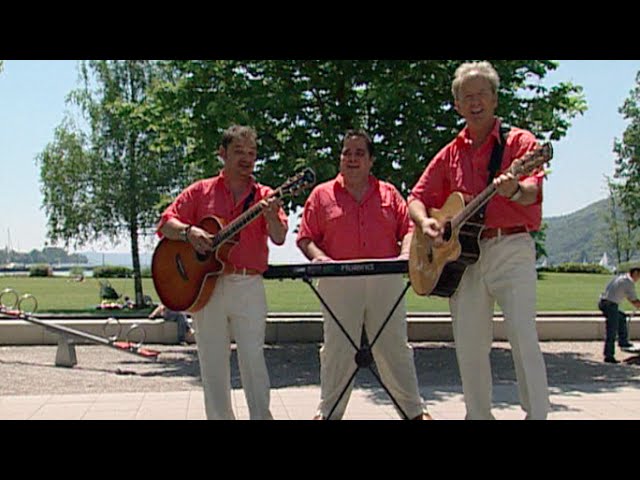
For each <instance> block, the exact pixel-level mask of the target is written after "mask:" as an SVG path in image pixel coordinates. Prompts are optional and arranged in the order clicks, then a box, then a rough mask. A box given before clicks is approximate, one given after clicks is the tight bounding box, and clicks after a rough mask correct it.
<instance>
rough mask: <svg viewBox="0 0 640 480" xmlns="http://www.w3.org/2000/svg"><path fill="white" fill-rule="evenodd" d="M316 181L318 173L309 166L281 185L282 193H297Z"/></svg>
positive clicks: (292, 194)
mask: <svg viewBox="0 0 640 480" xmlns="http://www.w3.org/2000/svg"><path fill="white" fill-rule="evenodd" d="M315 183H316V173H315V172H314V171H313V170H312V169H311V168H309V167H307V168H305V169H304V170H302V171H300V172H298V173H297V174H295V175H294V176H293V177H291V178H289V179H288V180H287V181H286V182H284V183H283V184H282V186H281V187H280V189H279V190H280V191H281V192H282V195H291V196H294V195H297V194H298V193H300V192H302V191H303V190H306V189H308V188H310V187H312V186H313V185H314V184H315Z"/></svg>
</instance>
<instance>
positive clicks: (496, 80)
mask: <svg viewBox="0 0 640 480" xmlns="http://www.w3.org/2000/svg"><path fill="white" fill-rule="evenodd" d="M472 77H479V78H484V79H485V80H487V81H488V82H489V83H490V84H491V89H492V90H493V93H494V94H496V93H498V87H499V86H500V77H499V76H498V72H496V69H495V68H493V65H491V64H490V63H489V62H467V63H463V64H462V65H460V66H459V67H458V68H457V69H456V73H455V76H454V78H453V83H452V84H451V93H453V98H454V99H455V100H458V95H459V93H460V88H461V87H462V84H463V83H464V82H465V81H466V80H467V79H469V78H472Z"/></svg>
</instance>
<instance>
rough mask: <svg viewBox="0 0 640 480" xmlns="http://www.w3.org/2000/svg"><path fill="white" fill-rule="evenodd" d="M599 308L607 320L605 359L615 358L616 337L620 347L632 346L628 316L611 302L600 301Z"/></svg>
mask: <svg viewBox="0 0 640 480" xmlns="http://www.w3.org/2000/svg"><path fill="white" fill-rule="evenodd" d="M598 308H599V309H600V311H601V312H602V313H603V314H604V316H605V317H606V319H607V334H606V338H605V341H604V356H605V358H613V357H614V356H615V347H616V337H617V339H618V345H619V346H620V347H628V346H629V345H630V343H629V330H628V327H627V316H626V315H625V314H624V312H621V311H620V308H619V307H618V304H617V303H615V302H610V301H609V300H600V302H599V303H598Z"/></svg>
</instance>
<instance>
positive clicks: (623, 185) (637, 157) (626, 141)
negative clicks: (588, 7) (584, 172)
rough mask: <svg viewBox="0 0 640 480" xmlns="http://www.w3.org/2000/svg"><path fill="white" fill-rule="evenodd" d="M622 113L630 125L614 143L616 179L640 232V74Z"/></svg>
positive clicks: (633, 222)
mask: <svg viewBox="0 0 640 480" xmlns="http://www.w3.org/2000/svg"><path fill="white" fill-rule="evenodd" d="M619 112H620V113H621V114H622V116H623V117H624V119H625V120H627V121H628V122H629V124H628V126H627V128H626V129H625V131H624V133H623V135H622V139H621V140H618V139H616V141H615V144H614V149H613V150H614V152H615V153H616V154H617V156H618V158H617V159H616V170H615V174H614V178H616V179H617V180H618V181H619V184H618V185H617V190H618V193H619V196H620V202H621V204H622V207H623V210H624V212H625V214H626V215H627V217H628V221H629V224H630V225H631V227H632V228H639V229H640V72H638V74H637V76H636V86H635V87H634V88H633V90H631V92H630V93H629V97H628V98H627V99H626V100H625V102H624V104H623V105H622V107H620V109H619ZM636 248H638V244H636Z"/></svg>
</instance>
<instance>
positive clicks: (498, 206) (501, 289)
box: [408, 62, 550, 419]
mask: <svg viewBox="0 0 640 480" xmlns="http://www.w3.org/2000/svg"><path fill="white" fill-rule="evenodd" d="M498 86H499V77H498V74H497V72H496V71H495V69H494V68H493V66H492V65H491V64H490V63H488V62H477V63H465V64H463V65H461V66H460V67H459V68H458V69H457V71H456V74H455V79H454V81H453V85H452V92H453V96H454V100H455V108H456V111H457V112H458V113H459V114H460V115H461V116H462V117H463V118H464V119H465V120H466V127H465V128H464V129H463V130H462V131H461V132H460V133H459V134H458V136H457V137H456V138H455V139H454V140H453V141H452V142H451V143H449V144H448V145H447V146H445V147H444V148H443V149H442V150H441V151H440V152H439V153H438V154H437V155H436V156H435V157H434V158H433V160H432V161H431V162H430V163H429V165H428V166H427V168H426V170H425V171H424V173H423V174H422V176H421V178H420V179H419V181H418V183H417V184H416V185H415V186H414V188H413V190H412V192H411V195H410V196H409V199H408V203H409V214H410V215H411V218H412V220H413V221H414V222H415V225H416V233H415V235H414V239H413V240H412V245H411V257H410V272H411V271H414V272H416V274H415V275H412V284H413V285H414V289H415V288H416V287H418V288H422V287H423V285H421V281H422V280H424V281H425V283H429V276H428V275H427V274H425V275H424V276H422V275H421V274H420V273H421V272H420V271H419V270H420V267H421V266H423V265H425V264H428V263H429V262H432V261H433V258H435V257H437V255H438V250H439V249H441V250H446V249H447V248H448V247H447V246H446V244H447V243H448V242H449V241H450V240H449V238H450V237H451V236H452V235H451V233H452V232H451V230H452V224H456V223H457V222H455V221H451V216H448V215H441V214H440V215H439V214H438V210H437V209H442V210H445V207H446V205H444V204H445V201H446V202H447V203H449V200H450V199H451V198H452V197H453V198H455V197H456V196H457V198H459V199H460V200H459V201H458V202H459V203H460V204H464V203H468V202H469V200H471V199H472V198H474V197H480V196H481V195H482V194H483V193H484V192H486V191H487V188H486V187H487V186H488V185H489V186H490V187H489V190H491V189H493V188H494V189H495V190H491V192H490V193H493V192H494V191H496V192H497V195H496V196H495V197H493V198H492V199H491V200H490V201H489V202H488V203H487V204H486V205H487V206H486V211H485V212H484V215H483V218H481V219H480V221H479V222H478V221H477V222H476V224H477V227H478V228H477V229H476V230H475V234H474V233H473V231H472V232H471V233H465V234H464V235H463V233H460V235H459V238H460V241H461V243H465V242H466V243H469V244H472V243H475V247H474V248H472V249H471V250H472V251H465V249H463V251H462V254H460V252H457V253H458V255H459V256H460V261H457V263H458V265H459V266H460V265H462V264H464V263H465V262H466V263H468V264H470V265H468V266H466V265H465V266H463V267H462V268H459V267H456V268H455V269H453V270H452V271H453V273H454V275H452V276H453V277H456V278H454V279H453V281H452V280H451V279H441V280H440V282H439V283H438V288H436V289H435V291H434V294H436V295H440V296H445V297H450V308H451V314H452V318H453V334H454V339H455V344H456V355H457V359H458V366H459V368H460V376H461V379H462V387H463V392H464V400H465V405H466V410H467V414H466V417H467V419H493V418H494V417H493V415H492V413H491V393H492V392H491V391H492V381H491V364H490V358H489V354H490V352H491V345H492V341H493V323H492V322H493V310H494V304H495V302H496V301H497V302H498V304H499V305H500V307H501V309H502V311H503V313H504V323H505V327H506V330H507V336H508V339H509V342H510V344H511V347H512V352H513V360H514V364H515V371H516V376H517V380H518V387H519V393H520V402H521V405H522V407H523V409H524V410H525V412H526V416H527V418H528V419H545V418H546V417H547V413H548V411H549V392H548V385H547V375H546V368H545V364H544V359H543V357H542V353H541V351H540V346H539V344H538V336H537V331H536V270H535V244H534V241H533V239H532V237H531V235H530V234H529V232H531V231H536V230H538V229H539V228H540V222H541V218H542V206H541V205H542V180H543V177H544V175H543V173H542V171H541V170H540V169H539V168H538V169H537V172H536V173H534V174H528V175H522V176H516V175H514V174H513V173H512V172H511V167H512V166H513V165H514V164H515V165H518V162H519V161H521V160H522V161H524V160H525V159H527V158H529V157H531V156H535V155H533V154H535V153H536V152H537V151H539V150H546V151H548V150H549V149H550V146H545V147H544V148H542V149H538V148H537V143H536V139H535V137H534V136H533V134H531V133H530V132H528V131H526V130H522V129H518V128H512V129H510V131H508V133H506V135H504V142H503V141H502V137H503V134H502V133H501V128H500V127H501V122H500V120H499V119H498V118H496V116H495V115H494V113H495V110H496V108H497V106H498V94H497V92H498ZM496 145H498V147H496ZM500 145H501V146H502V150H501V148H500ZM494 152H497V153H494ZM491 157H495V158H496V161H495V164H496V166H497V167H498V168H497V173H496V175H495V178H494V179H493V180H492V183H493V185H492V186H491V184H490V183H489V182H490V180H489V178H490V173H489V164H490V159H491ZM521 157H523V158H521ZM543 160H544V159H543ZM492 163H494V162H492ZM523 163H525V162H523ZM535 165H537V164H535ZM507 170H509V171H507ZM483 190H484V192H483ZM487 198H490V197H488V196H487ZM462 199H464V200H462ZM472 203H473V202H472ZM463 216H464V215H457V216H455V217H454V220H455V219H458V218H460V217H463ZM448 221H449V223H447V222H448ZM469 223H473V222H469ZM483 227H484V228H483ZM480 231H481V233H480V239H479V248H478V241H477V236H478V232H480ZM465 235H466V238H463V237H465ZM453 236H454V237H456V236H457V233H456V232H454V235H453ZM421 237H422V238H424V239H426V240H425V241H424V244H425V245H427V248H423V249H418V248H417V246H416V244H418V243H422V242H420V240H421ZM469 239H470V240H472V242H469V241H468V240H469ZM415 240H417V241H415ZM463 241H464V242H463ZM452 250H453V251H455V250H456V249H455V248H452ZM473 250H475V251H473ZM414 254H415V257H418V260H416V261H413V260H414ZM474 254H475V258H470V257H473V256H474ZM478 254H479V258H478ZM422 255H424V258H423V259H420V258H419V257H421V256H422ZM454 257H456V255H454ZM412 266H413V268H412ZM465 268H466V269H465ZM426 273H428V272H426ZM458 282H459V283H458ZM416 291H418V290H416ZM431 292H432V290H430V287H429V288H426V287H425V288H424V289H423V291H418V293H420V294H423V295H424V294H429V293H431ZM454 292H455V293H454Z"/></svg>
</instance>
